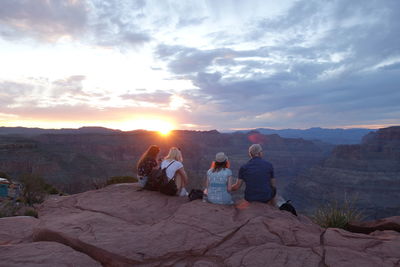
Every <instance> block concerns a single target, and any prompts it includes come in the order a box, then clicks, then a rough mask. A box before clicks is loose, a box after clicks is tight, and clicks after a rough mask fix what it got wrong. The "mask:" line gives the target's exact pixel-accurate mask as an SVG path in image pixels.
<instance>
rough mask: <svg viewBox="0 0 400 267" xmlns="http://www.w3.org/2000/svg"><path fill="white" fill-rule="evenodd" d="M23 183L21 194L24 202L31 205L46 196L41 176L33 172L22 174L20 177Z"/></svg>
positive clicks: (44, 184) (40, 201) (39, 201)
mask: <svg viewBox="0 0 400 267" xmlns="http://www.w3.org/2000/svg"><path fill="white" fill-rule="evenodd" d="M21 182H22V184H23V185H24V189H23V191H22V196H23V198H24V201H25V203H26V204H28V205H30V206H32V205H33V204H35V203H42V202H43V201H44V198H45V196H46V194H47V193H46V190H45V187H46V183H45V182H44V180H43V178H42V177H40V176H38V175H35V174H31V173H28V174H24V175H22V177H21Z"/></svg>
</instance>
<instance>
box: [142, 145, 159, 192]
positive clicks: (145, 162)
mask: <svg viewBox="0 0 400 267" xmlns="http://www.w3.org/2000/svg"><path fill="white" fill-rule="evenodd" d="M158 153H160V148H159V147H158V146H156V145H151V146H150V147H149V148H148V149H147V150H146V151H145V152H144V153H143V155H142V156H141V157H140V159H139V161H138V163H137V173H138V177H139V184H140V185H141V186H142V187H144V186H145V185H146V183H147V178H148V176H149V174H150V172H151V171H152V170H153V169H158V168H159V165H158Z"/></svg>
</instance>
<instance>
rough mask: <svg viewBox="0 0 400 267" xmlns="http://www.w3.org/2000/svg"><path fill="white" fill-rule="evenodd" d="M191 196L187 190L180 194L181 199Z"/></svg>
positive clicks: (183, 189) (182, 190)
mask: <svg viewBox="0 0 400 267" xmlns="http://www.w3.org/2000/svg"><path fill="white" fill-rule="evenodd" d="M188 195H189V193H188V191H186V188H184V187H183V188H182V189H181V192H180V193H179V196H180V197H187V196H188Z"/></svg>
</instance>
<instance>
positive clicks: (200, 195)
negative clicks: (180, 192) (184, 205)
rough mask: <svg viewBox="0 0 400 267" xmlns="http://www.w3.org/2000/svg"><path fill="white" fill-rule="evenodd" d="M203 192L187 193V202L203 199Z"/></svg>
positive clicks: (193, 191)
mask: <svg viewBox="0 0 400 267" xmlns="http://www.w3.org/2000/svg"><path fill="white" fill-rule="evenodd" d="M203 195H204V193H203V190H200V189H192V190H191V191H190V193H189V196H188V197H189V201H193V200H196V199H203Z"/></svg>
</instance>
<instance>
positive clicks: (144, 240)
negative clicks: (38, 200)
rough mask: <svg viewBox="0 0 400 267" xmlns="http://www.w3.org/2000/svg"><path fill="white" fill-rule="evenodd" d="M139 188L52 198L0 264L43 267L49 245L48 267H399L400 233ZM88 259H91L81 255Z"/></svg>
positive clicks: (125, 186) (128, 186)
mask: <svg viewBox="0 0 400 267" xmlns="http://www.w3.org/2000/svg"><path fill="white" fill-rule="evenodd" d="M138 189H139V188H138V187H136V186H135V185H133V184H119V185H111V186H108V187H106V188H103V189H101V190H97V191H88V192H85V193H81V194H77V195H71V196H66V197H59V198H52V199H49V200H47V201H46V202H45V203H43V205H42V206H41V207H40V208H39V220H38V221H39V223H37V221H35V220H33V222H35V224H34V225H35V226H34V227H32V228H31V231H30V232H29V234H26V235H24V236H28V237H29V236H31V235H32V233H33V237H31V241H33V242H30V241H29V238H25V239H23V238H20V239H21V240H27V241H26V242H30V243H23V244H18V245H0V251H1V252H2V253H3V254H1V253H0V257H2V256H3V255H5V256H4V257H5V259H6V261H5V263H4V264H7V263H10V265H11V266H12V264H14V262H13V261H11V259H12V258H13V257H12V256H9V255H20V257H19V262H23V260H24V259H25V260H26V262H27V263H31V262H32V263H33V264H32V265H34V263H35V262H37V261H36V260H34V261H29V260H30V258H35V259H40V256H39V255H40V254H41V253H39V252H38V251H39V250H40V249H41V247H42V246H47V247H48V249H46V251H47V250H49V251H51V249H53V250H55V251H56V252H54V253H50V254H49V253H47V252H46V251H45V250H43V252H42V253H43V254H46V255H42V256H43V257H45V259H46V261H45V264H47V262H51V264H53V265H57V266H58V265H60V264H61V265H62V264H70V265H76V266H81V265H82V264H81V263H78V262H76V263H67V261H65V262H63V261H61V260H63V259H67V258H71V260H72V258H73V259H74V260H77V261H78V260H79V261H82V262H83V261H84V260H87V259H90V258H91V259H94V260H95V261H96V262H94V263H93V262H88V263H87V264H86V265H85V266H91V265H93V264H102V265H103V266H307V267H308V266H325V265H328V266H346V265H348V266H350V265H353V266H352V267H354V266H396V264H398V263H399V262H400V254H399V252H400V247H399V246H400V234H399V233H397V232H394V231H382V232H375V233H374V235H365V234H355V233H350V232H347V231H344V230H339V229H327V230H326V229H322V228H320V227H319V226H318V225H315V224H314V223H312V222H311V221H310V220H309V219H307V218H306V217H305V216H302V215H300V216H299V217H296V216H294V215H292V214H291V213H288V212H284V211H280V210H279V209H277V208H274V207H271V206H269V205H266V204H262V203H251V204H250V205H248V206H247V207H243V208H242V209H236V208H235V207H233V206H224V205H215V204H210V203H204V202H202V201H200V200H196V201H192V202H189V201H188V200H187V198H182V197H169V196H164V195H161V194H159V193H156V192H149V191H140V190H138ZM3 225H5V224H3ZM5 227H6V228H10V227H12V225H11V224H8V225H6V226H5ZM49 241H51V242H49ZM28 245H29V246H28ZM18 246H20V247H18ZM23 246H25V248H26V249H25V250H23V248H24V247H23ZM52 246H53V247H52ZM60 246H61V247H63V249H65V248H68V249H69V250H68V251H69V252H68V251H67V252H65V254H66V255H71V253H77V254H76V255H77V256H68V257H62V256H57V255H59V254H58V253H59V252H57V251H61V247H60ZM6 247H7V250H4V249H3V248H6ZM3 251H6V252H3ZM10 251H11V252H10ZM12 251H14V252H12ZM24 251H34V253H36V252H37V256H32V255H31V254H29V253H30V252H29V253H28V254H26V253H24ZM4 253H5V254H4ZM7 253H9V254H7ZM13 253H14V254H13ZM32 253H33V252H32ZM83 254H86V255H87V256H88V257H90V258H85V259H84V258H81V257H80V256H78V255H83ZM7 255H8V256H7ZM35 255H36V254H35ZM51 255H54V257H56V258H58V260H60V261H59V262H56V260H57V259H56V258H53V256H51ZM2 258H3V257H2ZM19 262H18V263H16V265H17V266H18V264H19ZM360 264H361V265H360ZM0 265H1V264H0ZM10 265H6V266H10ZM48 265H50V264H48Z"/></svg>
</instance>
